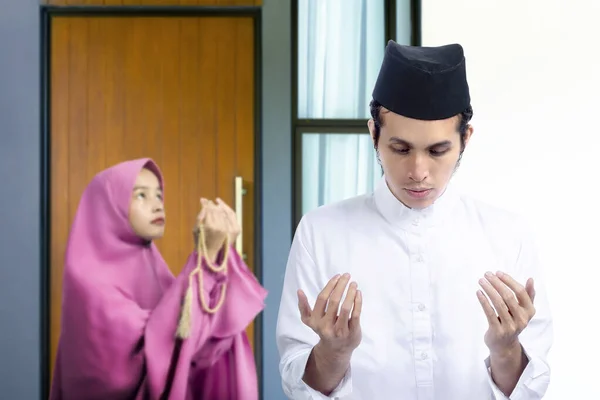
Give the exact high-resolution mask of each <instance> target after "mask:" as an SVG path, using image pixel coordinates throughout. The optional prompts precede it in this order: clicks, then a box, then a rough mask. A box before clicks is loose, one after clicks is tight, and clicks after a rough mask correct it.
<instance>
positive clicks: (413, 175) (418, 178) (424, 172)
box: [408, 154, 429, 182]
mask: <svg viewBox="0 0 600 400" xmlns="http://www.w3.org/2000/svg"><path fill="white" fill-rule="evenodd" d="M408 173H409V177H410V179H412V180H413V181H415V182H422V181H424V180H425V179H427V177H428V176H429V165H428V162H427V159H426V157H424V156H423V155H420V154H415V155H414V156H413V157H412V160H410V167H409V170H408Z"/></svg>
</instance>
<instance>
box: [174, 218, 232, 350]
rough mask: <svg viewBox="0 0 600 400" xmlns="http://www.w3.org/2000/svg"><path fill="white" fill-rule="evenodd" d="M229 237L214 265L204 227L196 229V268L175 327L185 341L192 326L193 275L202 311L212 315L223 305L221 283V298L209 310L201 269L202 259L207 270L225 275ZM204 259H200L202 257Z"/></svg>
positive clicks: (224, 288)
mask: <svg viewBox="0 0 600 400" xmlns="http://www.w3.org/2000/svg"><path fill="white" fill-rule="evenodd" d="M229 244H230V243H229V235H227V236H226V237H225V243H224V249H223V257H222V261H221V265H215V264H213V262H212V261H211V260H210V259H209V257H208V251H207V249H206V234H205V232H204V225H202V224H200V226H199V229H198V242H197V243H196V248H197V251H198V261H197V264H196V268H195V269H194V270H193V271H192V272H191V273H190V275H189V277H188V280H189V283H188V288H187V291H186V293H185V298H184V301H183V309H182V310H181V317H180V319H179V325H178V326H177V337H179V338H182V339H185V338H187V337H189V336H190V331H191V326H192V300H193V290H192V288H193V283H194V280H193V279H194V275H198V297H199V298H200V305H201V306H202V309H203V310H204V311H205V312H206V313H207V314H214V313H216V312H217V311H219V309H220V308H221V306H222V305H223V303H224V302H225V294H226V293H227V284H226V283H225V282H223V283H222V284H221V297H220V298H219V301H218V302H217V304H216V305H215V306H214V307H213V308H211V307H210V305H209V303H208V301H207V300H206V299H205V296H204V271H203V268H202V258H204V259H205V260H206V265H207V266H208V268H209V269H210V270H211V271H213V272H216V273H223V274H226V273H227V261H228V260H229V247H230V246H229ZM203 254H204V255H205V257H202V255H203Z"/></svg>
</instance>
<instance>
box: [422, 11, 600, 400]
mask: <svg viewBox="0 0 600 400" xmlns="http://www.w3.org/2000/svg"><path fill="white" fill-rule="evenodd" d="M422 10H423V45H425V46H427V45H440V44H445V43H451V42H458V43H461V44H462V45H463V46H464V48H465V52H466V58H467V74H468V78H469V82H470V86H471V93H472V103H473V107H474V111H475V118H474V120H473V124H474V127H475V136H474V137H473V140H472V142H471V145H470V147H469V148H468V149H467V152H466V153H465V157H464V161H463V164H462V167H461V169H460V171H459V172H458V174H457V176H456V178H455V179H456V182H457V183H458V184H459V186H460V187H462V188H463V189H465V190H467V191H468V192H470V193H471V194H473V195H475V196H477V197H479V198H481V199H483V200H486V201H489V202H492V203H495V204H499V205H503V206H505V207H507V208H509V209H512V210H515V211H518V212H521V213H522V214H524V215H525V216H526V217H527V218H528V219H529V220H530V222H531V223H532V224H533V225H534V227H535V229H536V231H537V234H538V239H539V246H540V252H541V257H542V260H543V261H544V263H545V267H546V279H547V286H548V290H549V295H550V301H551V306H552V309H553V312H554V317H555V329H556V332H555V345H554V348H553V350H552V353H551V358H550V361H551V366H552V382H551V385H550V389H549V390H548V394H547V396H546V397H545V399H548V400H564V399H577V400H579V399H600V394H599V393H600V388H599V385H598V381H599V379H600V377H599V376H598V373H600V367H598V365H599V364H598V363H599V362H600V346H599V345H598V342H599V339H600V336H599V334H598V322H599V318H598V316H599V314H600V309H599V307H598V306H599V305H600V300H599V298H600V297H599V294H600V272H599V270H600V257H599V250H600V232H599V231H598V227H599V226H600V212H599V206H598V203H599V200H600V197H599V196H598V186H599V182H600V176H599V175H600V157H599V156H600V129H599V124H598V117H599V116H600V98H599V94H600V1H598V0H569V1H566V0H423V2H422Z"/></svg>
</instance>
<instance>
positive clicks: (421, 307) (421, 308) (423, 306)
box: [419, 303, 425, 311]
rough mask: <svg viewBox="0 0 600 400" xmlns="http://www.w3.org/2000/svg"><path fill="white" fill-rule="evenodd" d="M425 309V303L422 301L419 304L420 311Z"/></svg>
mask: <svg viewBox="0 0 600 400" xmlns="http://www.w3.org/2000/svg"><path fill="white" fill-rule="evenodd" d="M424 310H425V304H423V303H421V304H419V311H424Z"/></svg>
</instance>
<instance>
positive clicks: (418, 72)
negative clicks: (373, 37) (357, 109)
mask: <svg viewBox="0 0 600 400" xmlns="http://www.w3.org/2000/svg"><path fill="white" fill-rule="evenodd" d="M373 99H374V100H375V101H377V102H379V103H380V104H381V105H382V106H384V107H385V108H387V109H388V110H390V111H392V112H394V113H396V114H400V115H403V116H405V117H408V118H414V119H421V120H430V121H431V120H439V119H446V118H450V117H453V116H455V115H457V114H460V113H461V112H463V111H464V110H465V109H467V108H468V107H469V105H470V104H471V97H470V95H469V84H468V83H467V73H466V69H465V56H464V52H463V48H462V47H461V45H459V44H449V45H446V46H440V47H417V46H404V45H400V44H398V43H396V42H394V41H392V40H390V41H389V42H388V45H387V46H386V48H385V56H384V58H383V63H382V65H381V69H380V70H379V76H378V77H377V82H376V83H375V89H374V90H373Z"/></svg>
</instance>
